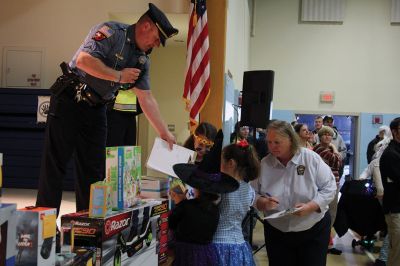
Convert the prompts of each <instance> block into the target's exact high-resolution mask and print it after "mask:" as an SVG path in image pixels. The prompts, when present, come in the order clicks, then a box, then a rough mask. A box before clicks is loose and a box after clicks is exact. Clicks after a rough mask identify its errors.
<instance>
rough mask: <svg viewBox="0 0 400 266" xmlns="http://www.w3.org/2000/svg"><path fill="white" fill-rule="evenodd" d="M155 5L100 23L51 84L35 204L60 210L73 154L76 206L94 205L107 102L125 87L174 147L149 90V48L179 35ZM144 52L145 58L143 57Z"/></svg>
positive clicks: (100, 176) (101, 170)
mask: <svg viewBox="0 0 400 266" xmlns="http://www.w3.org/2000/svg"><path fill="white" fill-rule="evenodd" d="M177 33H178V30H177V29H175V28H174V27H173V26H172V25H171V23H170V22H169V21H168V19H167V17H166V16H165V14H164V13H163V12H162V11H161V10H159V9H158V8H157V7H156V6H155V5H153V4H151V3H150V4H149V9H148V11H147V12H146V13H145V14H143V15H142V16H141V17H140V18H139V20H138V21H137V23H136V24H133V25H127V24H122V23H118V22H106V23H101V24H99V25H97V26H95V27H93V28H92V29H91V30H90V32H89V34H88V35H87V37H86V38H85V40H84V41H83V43H82V45H81V46H80V48H79V49H78V51H77V52H76V53H75V55H74V57H73V58H72V60H71V62H70V63H69V65H68V66H67V65H66V64H62V68H63V73H64V75H63V76H61V77H59V78H58V79H57V81H56V82H55V83H54V85H53V86H52V87H51V91H52V96H51V99H50V107H49V113H48V117H47V125H46V133H45V141H44V152H43V157H42V164H41V169H40V175H39V185H38V188H39V189H38V193H37V200H36V206H43V207H54V208H57V213H59V210H60V204H61V197H62V187H63V186H62V182H63V178H64V176H65V172H66V168H67V163H68V161H69V160H70V159H71V157H72V156H73V155H74V163H75V166H76V167H75V168H76V170H77V177H76V182H75V191H76V209H77V211H80V210H85V209H88V208H89V197H90V185H91V184H92V183H94V182H96V181H99V180H103V179H104V167H103V165H104V161H105V146H106V138H107V136H106V135H107V121H106V106H105V105H106V104H107V103H109V102H111V101H113V99H114V97H115V93H116V91H117V90H118V89H119V88H120V87H121V86H126V87H128V88H129V89H131V90H133V91H134V93H135V95H136V97H137V98H138V100H139V102H140V105H141V107H142V109H143V112H144V114H145V115H146V117H147V118H148V120H149V121H150V124H151V125H152V126H153V127H154V128H155V130H156V131H157V133H158V134H159V136H160V137H161V138H162V139H164V140H166V141H167V142H168V144H169V147H170V148H172V145H173V144H174V143H175V137H174V135H173V134H172V133H171V132H170V131H169V130H168V128H167V126H166V124H165V122H164V121H163V119H162V118H161V113H160V110H159V108H158V104H157V101H156V100H155V98H154V97H153V95H152V93H151V91H150V82H149V68H150V63H149V60H148V58H147V56H146V53H149V51H150V50H151V49H153V48H155V47H159V46H160V44H162V45H163V46H164V45H165V42H166V39H168V38H170V37H172V36H173V35H175V34H177ZM141 57H144V62H143V63H140V61H139V59H140V58H141Z"/></svg>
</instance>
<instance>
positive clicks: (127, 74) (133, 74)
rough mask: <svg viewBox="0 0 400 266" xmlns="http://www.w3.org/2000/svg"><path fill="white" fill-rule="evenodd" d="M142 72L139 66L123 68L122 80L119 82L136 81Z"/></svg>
mask: <svg viewBox="0 0 400 266" xmlns="http://www.w3.org/2000/svg"><path fill="white" fill-rule="evenodd" d="M139 74H140V69H138V68H124V69H122V70H121V81H120V82H119V83H135V81H136V80H137V79H138V77H139Z"/></svg>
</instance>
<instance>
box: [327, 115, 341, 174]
mask: <svg viewBox="0 0 400 266" xmlns="http://www.w3.org/2000/svg"><path fill="white" fill-rule="evenodd" d="M323 122H324V126H328V127H331V128H332V129H333V132H334V134H333V137H332V144H333V145H335V147H336V148H337V150H338V152H339V153H340V155H341V157H342V165H341V167H340V169H339V178H341V177H342V175H343V170H344V164H345V160H346V157H347V147H346V144H345V143H344V140H343V137H342V135H340V133H339V131H338V130H337V128H336V127H335V126H334V120H333V116H331V115H326V116H325V117H324V119H323Z"/></svg>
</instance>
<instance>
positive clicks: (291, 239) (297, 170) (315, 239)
mask: <svg viewBox="0 0 400 266" xmlns="http://www.w3.org/2000/svg"><path fill="white" fill-rule="evenodd" d="M266 139H267V143H268V150H269V152H270V154H268V155H267V156H266V157H264V158H263V159H262V161H261V173H260V178H258V179H257V180H255V181H254V182H253V186H254V188H255V191H256V193H257V198H256V201H255V202H256V203H255V207H256V208H257V209H258V210H260V211H264V214H265V216H269V215H271V214H273V213H275V212H277V211H285V210H288V209H292V208H296V211H294V212H293V213H291V214H286V215H282V216H278V217H277V218H273V219H266V220H265V222H264V234H265V243H266V248H267V253H268V260H269V265H271V266H274V265H285V266H289V265H307V266H313V265H315V266H322V265H326V254H327V249H326V246H327V244H328V242H329V235H330V216H329V213H328V212H327V210H328V205H329V203H330V202H331V201H332V200H333V198H334V196H335V193H336V182H335V177H334V176H333V174H332V171H331V169H330V168H329V166H328V165H327V164H326V163H325V162H324V161H323V160H322V159H321V157H320V156H319V155H318V154H316V153H314V152H313V151H311V150H309V149H306V148H302V147H300V144H299V139H298V136H297V134H296V133H295V132H294V130H293V128H292V127H291V125H290V124H289V123H287V122H285V121H279V120H276V121H273V122H271V123H270V124H269V125H268V127H267V136H266Z"/></svg>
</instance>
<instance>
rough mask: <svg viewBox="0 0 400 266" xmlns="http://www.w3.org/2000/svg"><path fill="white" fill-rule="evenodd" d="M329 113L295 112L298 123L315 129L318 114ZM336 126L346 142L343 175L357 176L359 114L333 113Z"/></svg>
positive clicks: (322, 115)
mask: <svg viewBox="0 0 400 266" xmlns="http://www.w3.org/2000/svg"><path fill="white" fill-rule="evenodd" d="M325 115H327V114H315V113H314V114H307V113H301V112H298V113H296V114H295V117H296V120H297V122H298V123H303V124H307V126H308V128H309V129H310V130H314V119H315V118H316V117H317V116H321V117H324V116H325ZM332 117H333V120H334V127H336V129H337V130H338V132H339V134H340V135H341V136H342V138H343V141H344V143H345V144H346V149H347V153H346V159H345V161H344V172H343V175H342V177H343V176H348V177H350V178H354V177H356V176H357V174H358V173H357V164H358V161H357V158H356V156H355V155H356V154H358V149H357V141H358V140H357V136H358V120H359V119H358V118H359V117H358V116H357V115H354V114H350V115H348V114H333V115H332Z"/></svg>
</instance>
